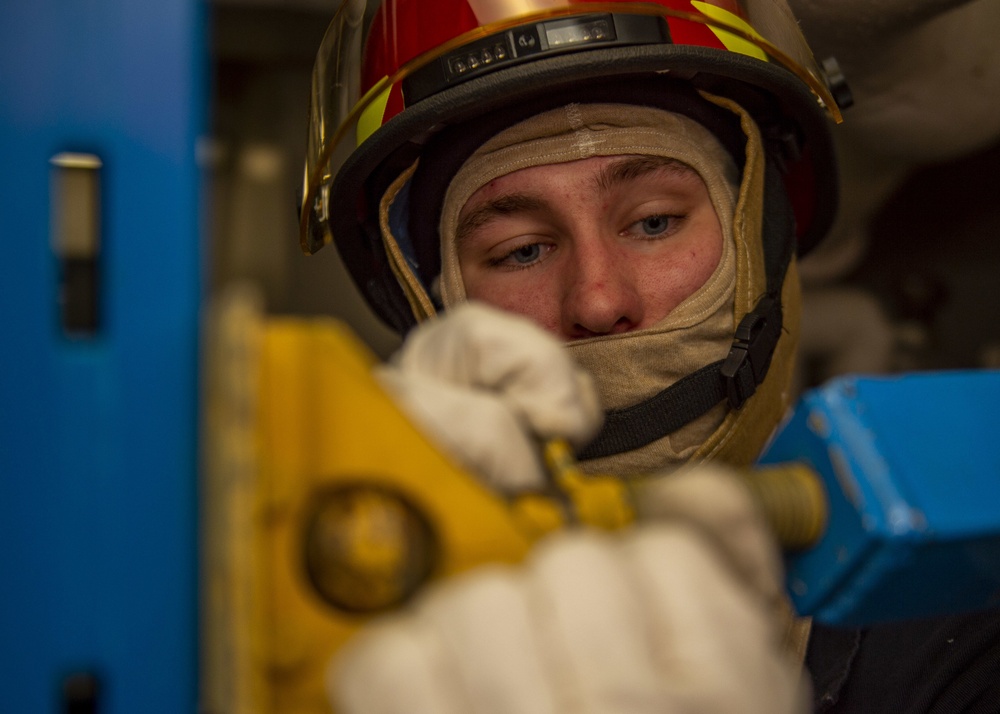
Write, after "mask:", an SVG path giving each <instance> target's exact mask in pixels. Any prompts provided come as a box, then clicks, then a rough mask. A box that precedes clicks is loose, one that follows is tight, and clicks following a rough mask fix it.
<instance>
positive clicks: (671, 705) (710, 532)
mask: <svg viewBox="0 0 1000 714" xmlns="http://www.w3.org/2000/svg"><path fill="white" fill-rule="evenodd" d="M663 483H665V484H669V486H666V485H665V486H663V487H662V489H661V487H659V486H654V487H651V489H650V491H649V492H648V493H647V494H646V495H647V496H648V501H649V503H648V504H647V505H648V509H647V511H646V513H647V515H659V516H666V514H668V513H669V514H670V517H669V518H664V520H662V521H660V522H657V523H647V524H645V525H640V526H637V527H634V528H632V529H630V530H629V531H627V532H623V533H621V534H614V535H607V534H601V533H597V532H593V531H567V532H563V533H560V534H557V535H555V536H553V537H551V538H550V539H548V540H546V541H544V542H543V543H542V544H541V545H540V546H539V547H538V548H536V550H535V551H534V552H533V554H532V555H531V556H530V558H529V560H528V561H527V562H526V563H525V564H524V565H523V566H522V567H500V566H490V567H487V568H482V569H479V570H477V571H473V572H471V573H470V574H468V575H465V576H462V577H460V578H455V579H452V580H449V581H446V582H442V583H439V584H438V585H437V586H436V587H435V588H431V589H429V590H428V591H427V592H426V593H425V595H424V596H423V597H422V598H421V600H420V601H419V602H418V603H417V604H416V606H415V607H413V608H412V609H410V610H408V611H404V612H401V613H398V614H395V615H392V616H389V617H386V618H383V619H382V620H379V621H377V622H376V623H374V624H373V625H372V626H370V627H368V628H366V629H365V630H363V631H362V632H361V634H360V635H359V636H358V637H357V638H356V639H354V640H352V642H350V643H349V644H348V646H347V647H346V648H344V649H343V650H342V651H341V653H340V654H339V656H338V658H337V660H336V661H335V664H334V666H332V667H331V669H330V672H329V675H328V687H329V693H330V696H331V700H332V701H333V702H334V704H335V710H336V711H337V712H338V714H403V713H404V712H405V713H406V714H420V713H423V712H426V713H428V714H431V713H433V714H459V713H461V714H487V713H488V714H500V713H501V712H503V713H504V714H520V713H521V712H531V713H532V714H568V713H570V712H572V713H573V714H598V713H600V714H611V713H615V714H639V713H642V714H646V713H649V714H652V713H653V712H669V713H674V712H682V713H684V714H696V713H697V714H722V713H729V712H733V713H736V712H739V713H740V714H758V713H759V714H765V713H766V714H792V713H794V712H805V711H807V710H808V697H807V694H808V685H806V684H805V682H804V679H803V678H802V677H801V676H800V668H799V666H798V663H797V662H793V661H791V659H790V658H789V657H788V656H787V655H786V654H785V652H784V651H783V650H782V649H781V644H780V638H781V632H780V627H779V626H778V622H777V620H776V618H774V617H773V607H774V604H775V597H776V594H777V593H779V591H780V588H779V586H778V582H777V579H776V578H777V574H778V573H779V572H780V567H779V565H778V562H779V561H778V557H777V554H776V552H775V551H774V549H773V546H772V545H771V543H770V540H769V538H768V537H767V535H766V532H765V531H764V526H763V525H762V524H761V522H760V520H759V518H758V517H757V515H756V513H755V512H754V510H753V508H752V506H751V504H750V499H749V495H748V494H747V493H746V492H745V491H744V490H743V489H742V487H741V486H740V485H739V484H737V483H736V482H735V480H734V479H733V478H731V477H730V476H729V475H728V474H720V473H718V472H717V471H715V470H706V469H694V470H691V471H690V472H688V473H685V474H680V475H677V476H676V477H675V476H669V477H665V480H664V482H663ZM664 499H666V500H669V501H670V502H671V503H670V504H666V503H665V502H664ZM711 503H716V504H718V505H719V509H718V512H715V511H713V512H711V513H709V512H706V509H705V508H704V507H703V506H704V505H705V504H711ZM709 510H711V509H709ZM720 529H721V530H720Z"/></svg>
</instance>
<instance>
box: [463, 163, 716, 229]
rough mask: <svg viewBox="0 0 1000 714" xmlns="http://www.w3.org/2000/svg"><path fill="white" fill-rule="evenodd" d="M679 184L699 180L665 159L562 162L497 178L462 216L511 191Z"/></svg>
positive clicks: (471, 200)
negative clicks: (658, 181)
mask: <svg viewBox="0 0 1000 714" xmlns="http://www.w3.org/2000/svg"><path fill="white" fill-rule="evenodd" d="M654 176H655V177H657V178H665V179H670V180H675V181H678V182H681V183H687V182H691V181H701V177H700V176H699V175H698V173H697V172H696V171H695V170H694V169H693V168H691V167H690V166H688V165H687V164H685V163H683V162H682V161H679V160H677V159H673V158H669V157H666V156H650V155H630V154H626V155H616V156H595V157H592V158H588V159H577V160H574V161H567V162H562V163H551V164H540V165H538V166H531V167H528V168H524V169H519V170H517V171H513V172H511V173H508V174H505V175H503V176H499V177H497V178H495V179H493V180H491V181H488V182H487V183H486V184H484V185H482V186H480V187H479V188H478V189H477V190H476V191H474V192H473V193H472V195H471V196H470V197H469V199H468V200H467V201H466V203H465V206H464V207H463V209H462V213H463V214H465V213H467V212H468V211H469V210H472V209H474V208H475V207H476V206H477V205H479V204H481V203H483V202H485V201H489V200H491V199H492V198H494V197H496V196H498V195H504V194H507V193H512V192H523V191H528V192H538V191H545V190H547V189H558V188H560V187H564V186H569V185H573V186H574V187H580V186H583V187H586V188H588V189H590V190H592V191H595V192H598V193H607V192H610V191H612V190H614V189H615V188H617V187H619V186H621V185H623V184H628V183H630V182H634V181H638V180H641V179H645V178H649V177H654Z"/></svg>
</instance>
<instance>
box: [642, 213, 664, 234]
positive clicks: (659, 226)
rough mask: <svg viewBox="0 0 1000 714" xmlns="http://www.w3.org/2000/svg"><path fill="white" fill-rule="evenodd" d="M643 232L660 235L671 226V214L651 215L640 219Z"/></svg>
mask: <svg viewBox="0 0 1000 714" xmlns="http://www.w3.org/2000/svg"><path fill="white" fill-rule="evenodd" d="M639 225H640V226H642V232H643V233H645V234H646V235H648V236H658V235H661V234H662V233H664V232H666V230H667V228H668V227H669V226H670V216H649V217H647V218H643V219H642V220H641V221H639Z"/></svg>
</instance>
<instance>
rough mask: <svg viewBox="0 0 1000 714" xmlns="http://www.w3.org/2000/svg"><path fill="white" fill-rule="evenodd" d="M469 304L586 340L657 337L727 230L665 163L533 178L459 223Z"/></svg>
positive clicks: (498, 187) (606, 162)
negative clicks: (655, 329)
mask: <svg viewBox="0 0 1000 714" xmlns="http://www.w3.org/2000/svg"><path fill="white" fill-rule="evenodd" d="M456 240H457V251H458V259H459V265H460V267H461V271H462V279H463V281H464V283H465V288H466V293H467V295H468V297H469V298H470V299H477V300H482V301H484V302H487V303H489V304H492V305H495V306H497V307H500V308H503V309H505V310H508V311H510V312H514V313H519V314H522V315H525V316H527V317H530V318H531V319H533V320H534V321H535V322H537V323H539V324H540V325H542V326H543V327H545V328H546V329H548V330H550V331H551V332H553V333H555V334H557V335H559V336H560V337H562V338H563V339H567V340H575V339H581V338H585V337H593V336H595V335H605V334H614V333H620V332H626V331H629V330H638V329H643V328H646V327H651V326H652V325H654V324H656V323H657V322H659V321H660V320H662V319H663V318H664V317H666V316H667V314H668V313H670V311H671V310H673V309H674V308H675V307H676V306H677V305H679V304H680V303H681V302H682V301H683V300H684V299H685V298H687V297H688V296H690V295H692V294H693V293H694V292H695V291H697V290H698V288H700V287H701V286H702V285H703V284H704V283H705V281H706V280H707V279H708V278H709V276H711V274H712V272H713V271H714V270H715V267H716V266H717V265H718V263H719V259H720V257H721V255H722V228H721V226H720V224H719V219H718V217H717V216H716V214H715V210H714V208H713V206H712V203H711V200H710V198H709V194H708V189H707V188H706V187H705V184H704V182H703V181H702V180H701V177H700V176H699V175H698V174H697V173H696V172H695V171H694V170H693V169H691V168H690V167H688V166H686V165H684V164H682V163H680V162H677V161H673V160H671V159H666V158H661V157H655V156H607V157H595V158H590V159H582V160H579V161H572V162H568V163H563V164H548V165H542V166H535V167H532V168H527V169H522V170H520V171H516V172H514V173H511V174H507V175H506V176H502V177H500V178H498V179H495V180H494V181H491V182H490V183H488V184H486V185H485V186H482V187H481V188H480V189H479V190H478V191H476V192H475V193H474V194H473V195H472V197H471V198H470V199H469V200H468V202H467V203H466V204H465V206H464V207H463V208H462V211H461V213H460V214H459V223H458V232H457V239H456Z"/></svg>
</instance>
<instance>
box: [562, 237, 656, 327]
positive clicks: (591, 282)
mask: <svg viewBox="0 0 1000 714" xmlns="http://www.w3.org/2000/svg"><path fill="white" fill-rule="evenodd" d="M630 267H631V266H630V265H629V262H628V261H627V260H624V256H622V255H620V254H619V253H618V252H616V251H615V250H614V245H613V244H612V245H608V244H605V243H604V242H602V241H593V242H591V244H589V245H585V246H584V245H582V242H578V243H577V250H575V251H574V256H573V260H572V261H570V263H569V265H568V266H567V269H566V272H565V275H564V276H563V277H564V290H563V299H562V331H563V335H564V337H565V338H567V339H570V340H579V339H583V338H585V337H596V336H599V335H613V334H618V333H621V332H628V331H630V330H634V329H637V328H638V327H639V326H640V325H641V323H642V318H643V302H642V297H641V293H640V290H639V286H638V285H637V283H636V276H635V274H634V273H633V271H632V270H631V269H630Z"/></svg>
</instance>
